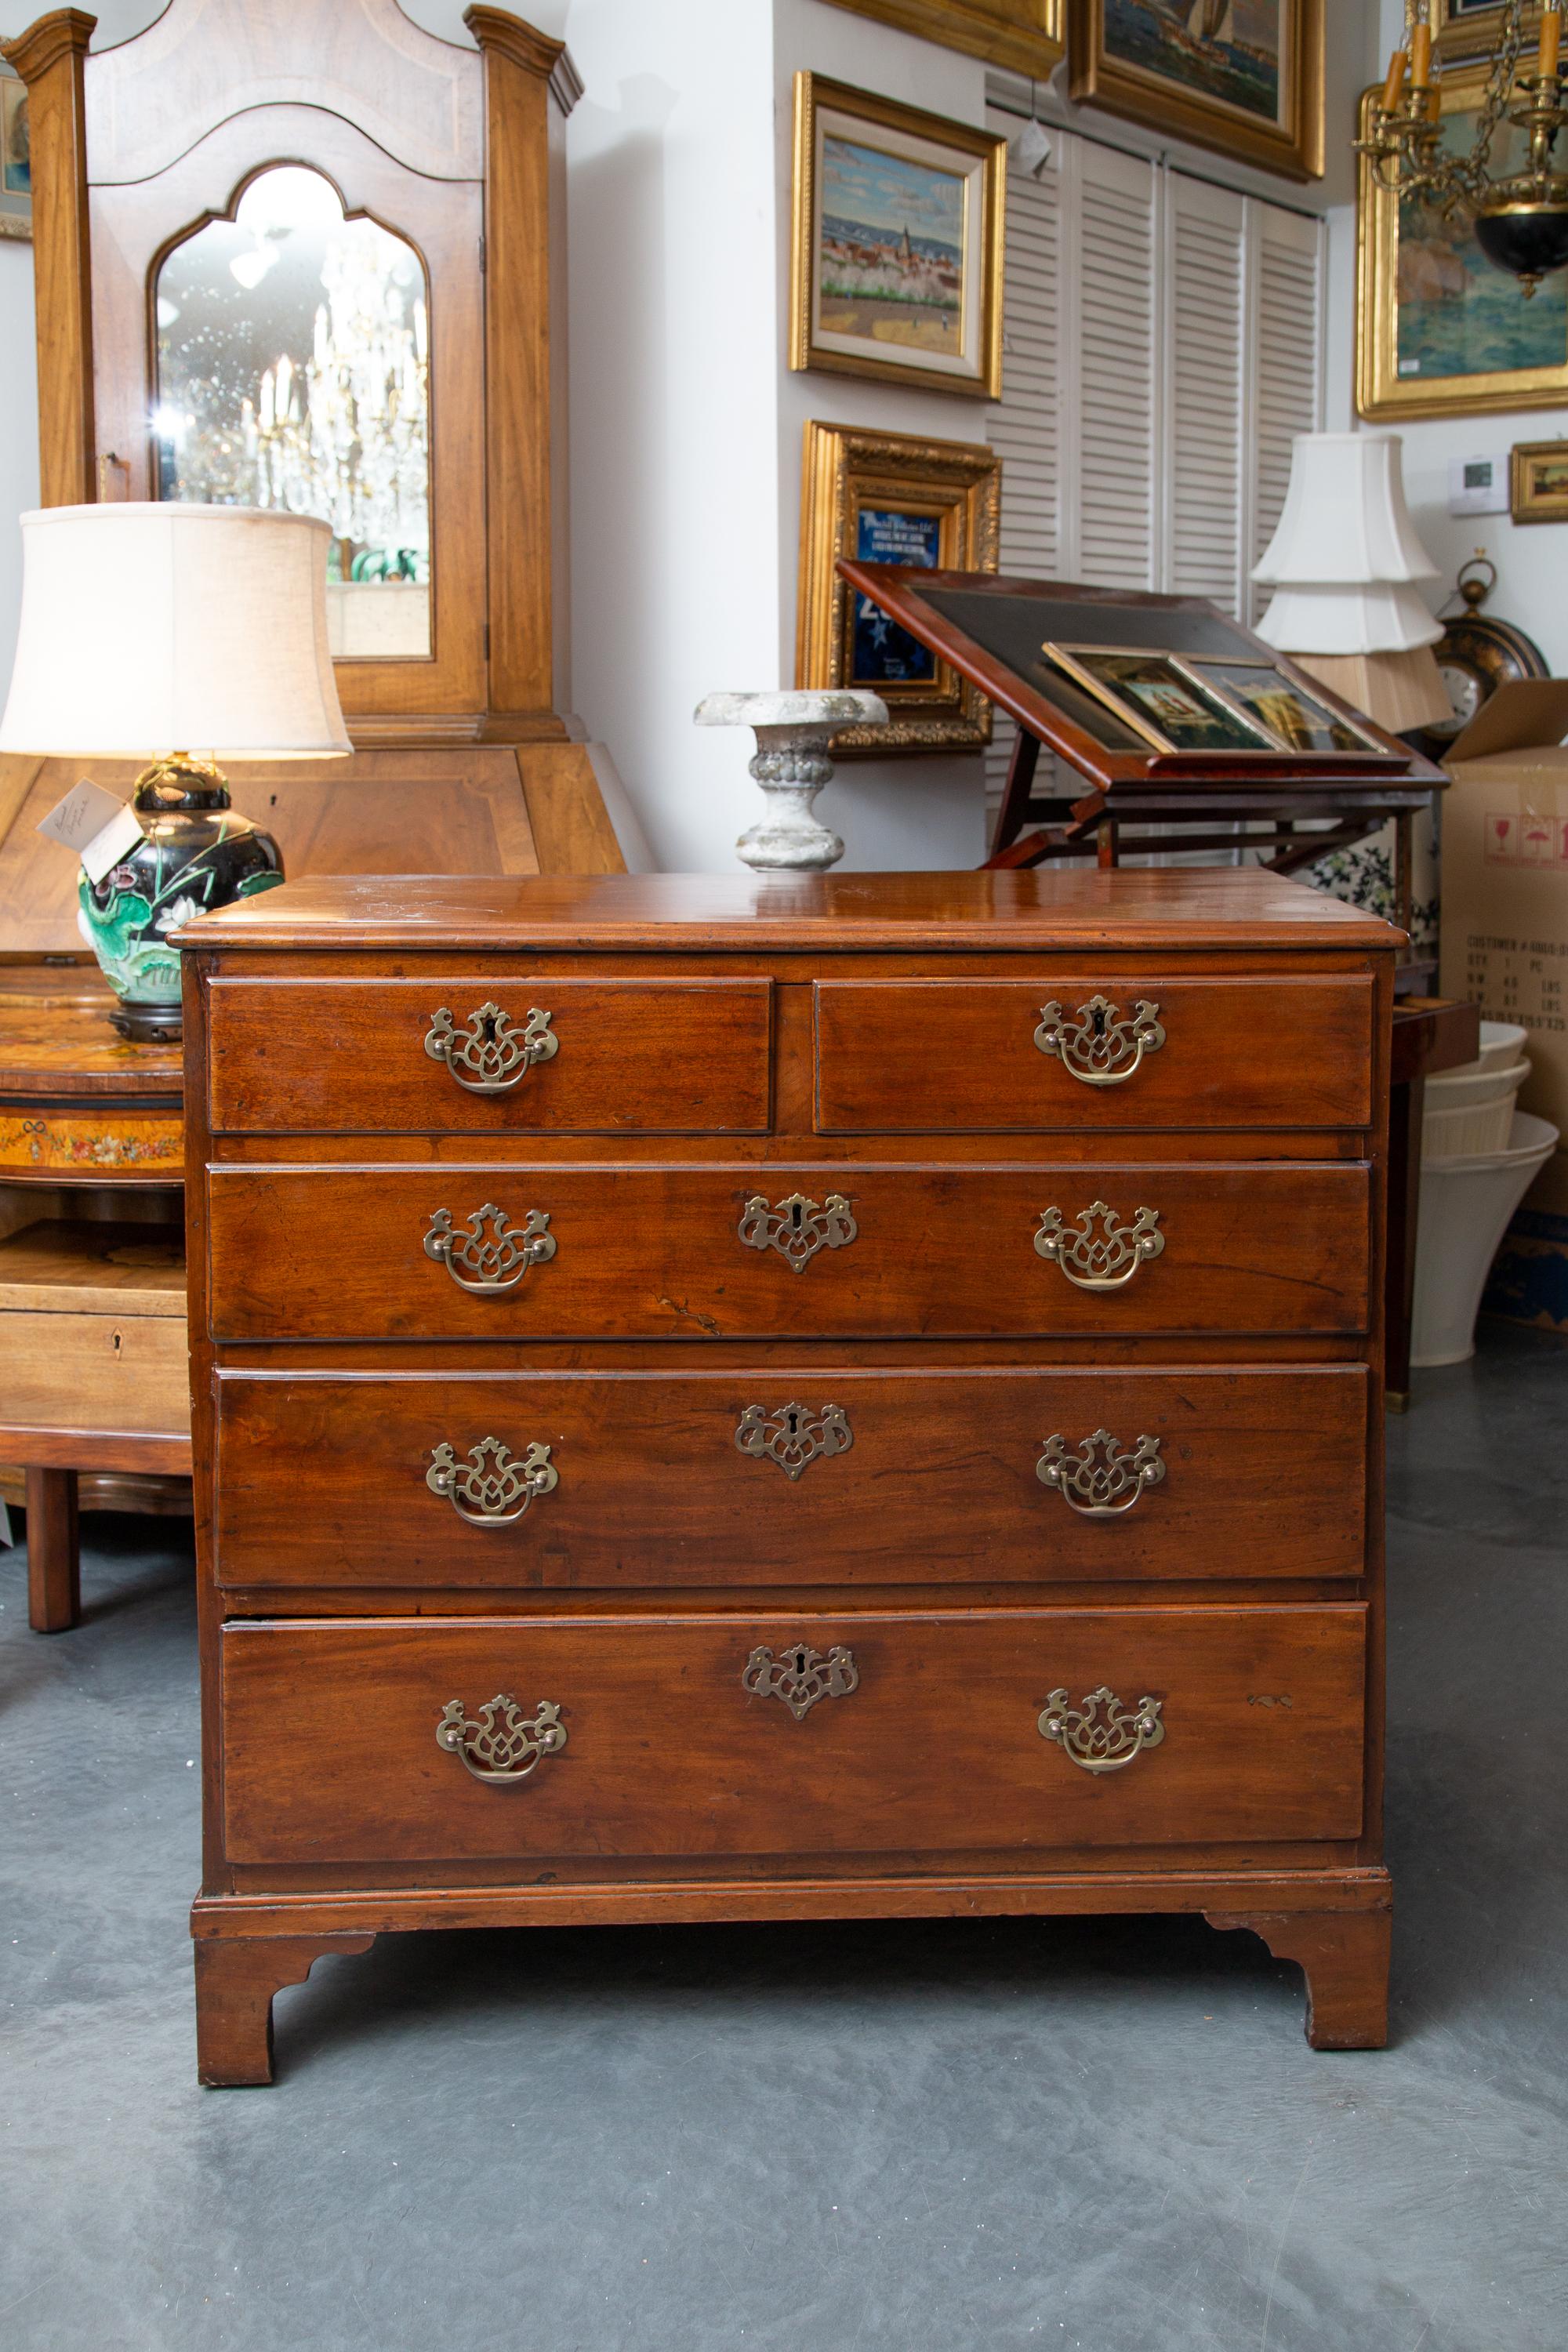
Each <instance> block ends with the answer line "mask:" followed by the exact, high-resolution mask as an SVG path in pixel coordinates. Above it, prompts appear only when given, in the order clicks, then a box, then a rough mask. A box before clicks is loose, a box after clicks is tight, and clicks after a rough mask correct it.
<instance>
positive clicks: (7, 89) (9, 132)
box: [0, 62, 33, 236]
mask: <svg viewBox="0 0 1568 2352" xmlns="http://www.w3.org/2000/svg"><path fill="white" fill-rule="evenodd" d="M32 234H33V173H32V163H31V157H30V154H29V150H28V145H27V85H26V82H25V81H23V80H21V79H20V78H19V77H18V76H17V75H16V74H14V73H13V72H12V70H11V68H10V67H9V66H8V65H5V63H4V62H0V236H32Z"/></svg>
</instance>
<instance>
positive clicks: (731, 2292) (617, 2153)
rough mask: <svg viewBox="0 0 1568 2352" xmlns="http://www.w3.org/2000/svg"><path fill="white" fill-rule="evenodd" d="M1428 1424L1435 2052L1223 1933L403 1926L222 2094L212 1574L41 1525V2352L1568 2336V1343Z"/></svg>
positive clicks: (12, 2253) (1523, 1349) (29, 2171)
mask: <svg viewBox="0 0 1568 2352" xmlns="http://www.w3.org/2000/svg"><path fill="white" fill-rule="evenodd" d="M1483 1329H1484V1330H1485V1339H1484V1347H1483V1352H1482V1354H1481V1355H1480V1357H1479V1359H1478V1360H1477V1361H1476V1362H1475V1363H1474V1364H1472V1365H1469V1366H1465V1367H1462V1368H1459V1369H1458V1370H1454V1371H1450V1372H1444V1373H1436V1374H1427V1375H1426V1376H1424V1377H1423V1378H1422V1379H1421V1380H1420V1381H1419V1385H1418V1396H1417V1404H1416V1409H1415V1412H1413V1413H1412V1414H1411V1415H1410V1417H1409V1418H1408V1420H1406V1421H1405V1422H1402V1423H1401V1422H1395V1423H1392V1424H1391V1480H1390V1503H1391V1512H1392V1538H1393V1547H1392V1548H1393V1569H1392V1574H1393V1594H1394V1610H1393V1634H1392V1641H1391V1645H1390V1646H1391V1654H1392V1715H1393V1726H1392V1735H1391V1742H1390V1759H1389V1760H1390V1805H1389V1844H1390V1852H1391V1858H1392V1861H1393V1864H1394V1870H1395V1872H1396V1874H1397V1894H1398V1901H1397V1910H1396V1921H1397V1927H1396V1936H1395V1946H1394V2045H1393V2047H1392V2048H1391V2049H1389V2050H1388V2051H1386V2052H1384V2053H1360V2054H1353V2055H1343V2056H1338V2057H1335V2056H1316V2057H1315V2056H1313V2055H1312V2054H1311V2053H1310V2052H1309V2051H1308V2049H1307V2047H1306V2044H1305V2042H1303V2040H1302V2038H1301V1989H1300V1976H1299V1974H1298V1972H1297V1971H1296V1970H1295V1969H1291V1968H1289V1967H1287V1966H1284V1965H1282V1964H1279V1963H1276V1962H1275V1961H1273V1960H1271V1959H1270V1958H1269V1957H1268V1954H1267V1953H1266V1952H1265V1950H1264V1949H1263V1947H1262V1946H1261V1945H1260V1944H1258V1943H1257V1942H1256V1941H1255V1940H1254V1939H1253V1938H1252V1937H1247V1936H1238V1935H1230V1936H1221V1935H1218V1934H1215V1933H1214V1932H1213V1931H1211V1930H1210V1929H1208V1928H1207V1927H1204V1926H1203V1925H1201V1924H1200V1923H1196V1922H1189V1921H1184V1920H1155V1919H1148V1920H1126V1919H1124V1920H1106V1921H1094V1920H1085V1921H1058V1922H1045V1923H1038V1924H1037V1923H1031V1922H1016V1923H1014V1922H1007V1923H999V1924H989V1925H980V1926H975V1925H971V1924H966V1923H940V1924H936V1925H918V1926H910V1925H898V1924H893V1925H885V1926H883V1925H879V1926H874V1927H801V1928H787V1929H786V1928H748V1927H720V1928H713V1929H695V1928H664V1929H656V1930H631V1929H626V1930H609V1929H604V1930H599V1931H597V1932H582V1933H579V1932H566V1931H557V1932H553V1933H545V1934H541V1935H536V1936H524V1935H499V1934H498V1935H482V1936H481V1935H475V1936H467V1937H465V1936H457V1935H448V1936H432V1937H385V1938H383V1940H382V1941H381V1942H380V1943H379V1944H377V1945H376V1946H375V1947H374V1949H373V1950H372V1952H371V1953H370V1954H369V1955H368V1956H366V1957H365V1958H363V1959H352V1960H350V1959H331V1960H325V1961H322V1962H321V1963H320V1964H319V1965H318V1968H317V1969H316V1973H315V1975H314V1977H313V1978H312V1979H311V1980H310V1983H309V1984H308V1985H306V1986H303V1987H301V1988H300V1989H299V1990H293V1991H289V1992H285V1993H282V1994H280V1995H279V2001H278V2012H277V2013H278V2021H279V2081H278V2084H277V2086H276V2088H274V2089H273V2090H271V2091H230V2092H211V2091H208V2092H203V2091H200V2090H198V2089H197V2087H196V2084H195V2074H194V2068H193V2058H194V2049H193V2037H192V2009H191V1963H190V1951H189V1945H188V1943H187V1940H186V1936H185V1907H186V1905H187V1902H188V1900H189V1897H190V1895H191V1893H192V1891H193V1889H194V1887H195V1877H196V1831H197V1801H196V1785H195V1783H196V1773H195V1769H194V1765H193V1760H192V1759H194V1758H195V1752H196V1748H195V1742H196V1685H195V1643H194V1612H193V1608H192V1596H191V1556H190V1550H189V1545H188V1537H187V1535H186V1532H185V1531H184V1529H183V1528H179V1527H177V1526H174V1527H171V1526H170V1525H169V1524H167V1523H159V1522H155V1521H131V1520H108V1519H97V1520H89V1523H88V1528H89V1554H88V1559H87V1563H86V1591H87V1595H88V1609H89V1614H88V1618H87V1622H86V1623H85V1624H84V1625H83V1626H82V1627H81V1628H80V1630H79V1631H78V1632H77V1633H72V1634H65V1635H58V1636H56V1637H53V1638H51V1639H43V1638H40V1637H37V1636H36V1635H31V1634H29V1633H28V1632H27V1631H26V1610H25V1595H24V1562H23V1557H22V1554H21V1552H20V1550H19V1549H18V1550H17V1551H16V1552H13V1553H9V1554H0V1600H3V1601H4V1604H5V1607H4V1613H3V1614H0V1885H3V1886H4V1897H3V1902H4V1908H3V1911H0V1919H3V1922H4V1925H3V1927H0V2065H3V2076H0V2346H4V2347H6V2352H87V2347H92V2352H99V2348H100V2347H107V2348H108V2352H184V2347H202V2352H208V2347H235V2352H339V2347H342V2352H363V2347H379V2348H380V2352H436V2347H437V2346H442V2347H447V2346H461V2347H480V2346H492V2345H493V2346H503V2347H506V2352H746V2347H750V2346H752V2345H755V2346H757V2347H774V2352H805V2347H812V2348H813V2352H882V2347H886V2352H928V2347H929V2352H1011V2347H1025V2346H1033V2345H1036V2344H1039V2345H1044V2346H1047V2347H1051V2346H1060V2347H1071V2352H1079V2347H1085V2352H1131V2347H1137V2352H1187V2347H1193V2352H1197V2347H1222V2352H1232V2347H1235V2352H1339V2347H1343V2352H1563V2347H1568V2196H1565V2180H1568V1993H1565V1988H1564V1978H1563V1948H1564V1930H1565V1928H1568V1886H1565V1862H1568V1795H1565V1779H1568V1766H1565V1758H1568V1722H1565V1713H1568V1695H1565V1694H1568V1680H1565V1676H1564V1672H1563V1665H1564V1657H1565V1648H1564V1639H1563V1636H1564V1632H1565V1631H1568V1559H1565V1557H1564V1544H1563V1534H1564V1529H1563V1498H1564V1495H1565V1493H1568V1446H1565V1445H1564V1443H1563V1426H1564V1405H1565V1403H1568V1353H1565V1352H1564V1351H1563V1349H1561V1348H1560V1347H1558V1346H1556V1345H1554V1344H1552V1343H1551V1342H1549V1341H1537V1340H1535V1339H1532V1338H1531V1337H1530V1336H1529V1335H1526V1334H1522V1333H1509V1332H1507V1331H1505V1330H1503V1329H1502V1328H1500V1327H1493V1328H1489V1329H1486V1327H1483Z"/></svg>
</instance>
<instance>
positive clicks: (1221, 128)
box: [1068, 0, 1323, 180]
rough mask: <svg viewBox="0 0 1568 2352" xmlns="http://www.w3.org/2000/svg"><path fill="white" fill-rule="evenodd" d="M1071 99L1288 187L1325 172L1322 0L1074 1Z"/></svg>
mask: <svg viewBox="0 0 1568 2352" xmlns="http://www.w3.org/2000/svg"><path fill="white" fill-rule="evenodd" d="M1068 57H1069V58H1070V60H1071V66H1072V80H1071V94H1072V96H1073V97H1074V98H1075V99H1081V100H1087V101H1088V102H1089V104H1090V105H1093V106H1102V107H1104V108H1105V109H1106V110H1108V112H1110V113H1111V114H1121V115H1125V116H1126V117H1127V118H1128V119H1129V121H1133V122H1142V123H1146V124H1147V125H1148V126H1149V128H1150V129H1151V130H1154V131H1164V132H1166V133H1167V134H1169V133H1174V135H1175V136H1176V137H1177V138H1179V139H1190V140H1192V141H1193V142H1194V143H1195V144H1196V145H1197V146H1199V147H1212V148H1214V149H1215V150H1216V151H1217V152H1219V153H1220V154H1222V155H1230V156H1234V157H1235V158H1236V159H1237V161H1238V162H1241V163H1259V164H1261V165H1262V166H1263V168H1264V169H1265V171H1269V172H1279V173H1284V174H1285V176H1286V177H1287V178H1289V179H1292V180H1317V179H1321V177H1322V172H1323V0H1068Z"/></svg>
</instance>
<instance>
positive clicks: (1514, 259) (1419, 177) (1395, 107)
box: [1356, 0, 1568, 296]
mask: <svg viewBox="0 0 1568 2352" xmlns="http://www.w3.org/2000/svg"><path fill="white" fill-rule="evenodd" d="M1562 7H1563V0H1542V10H1541V28H1540V34H1539V37H1538V39H1537V42H1536V47H1535V55H1534V58H1533V60H1532V62H1531V67H1530V68H1526V69H1525V70H1522V71H1521V58H1523V57H1524V56H1525V37H1524V9H1525V0H1506V5H1505V7H1504V11H1503V27H1502V35H1501V37H1500V41H1499V43H1498V47H1497V53H1496V55H1495V56H1494V57H1493V58H1492V61H1491V71H1490V74H1489V77H1488V81H1487V93H1486V97H1485V100H1483V102H1482V105H1481V109H1480V118H1479V121H1478V123H1477V125H1476V133H1475V137H1474V139H1473V140H1472V142H1471V143H1470V147H1469V152H1468V153H1464V152H1460V151H1459V150H1458V149H1456V148H1453V147H1449V146H1447V145H1446V144H1445V142H1444V139H1443V124H1442V110H1441V97H1440V92H1439V88H1438V84H1437V82H1436V79H1434V74H1433V57H1432V0H1405V37H1404V44H1403V46H1402V47H1400V48H1397V49H1395V51H1394V56H1393V58H1392V59H1391V61H1390V64H1389V68H1388V79H1387V80H1386V81H1385V82H1384V89H1383V96H1382V99H1381V100H1380V101H1379V103H1378V104H1377V105H1376V107H1374V109H1373V126H1372V136H1371V137H1370V138H1369V139H1362V140H1358V141H1357V142H1356V145H1357V148H1358V150H1359V152H1361V153H1362V154H1363V155H1365V156H1367V157H1368V158H1369V159H1370V161H1371V164H1372V169H1373V176H1374V177H1375V178H1376V180H1377V182H1378V184H1379V186H1381V187H1384V188H1387V189H1389V190H1390V191H1391V192H1392V193H1394V194H1397V195H1399V196H1401V197H1405V196H1408V197H1412V198H1414V199H1415V200H1416V201H1417V202H1420V203H1425V204H1426V205H1431V206H1433V207H1434V208H1435V209H1436V211H1438V212H1440V213H1442V214H1444V215H1447V214H1450V213H1454V212H1457V211H1460V210H1464V211H1466V212H1468V213H1470V214H1472V215H1473V216H1474V219H1475V229H1476V241H1477V243H1478V244H1479V247H1480V248H1481V251H1482V252H1483V253H1484V254H1485V255H1486V257H1487V259H1488V260H1489V261H1490V262H1492V263H1494V264H1495V265H1496V267H1497V268H1500V269H1507V270H1510V271H1511V272H1512V273H1513V275H1514V276H1515V277H1516V278H1518V279H1519V280H1520V282H1521V286H1522V288H1523V290H1524V292H1525V294H1526V295H1527V296H1528V295H1531V294H1533V293H1534V291H1535V289H1536V287H1537V286H1538V285H1539V284H1540V282H1541V279H1542V278H1543V277H1544V276H1545V275H1546V273H1547V272H1548V271H1549V270H1552V269H1562V268H1564V267H1568V172H1563V171H1562V170H1560V169H1559V168H1558V165H1557V159H1556V156H1555V153H1554V152H1553V151H1554V149H1555V145H1556V141H1557V134H1558V132H1559V131H1562V130H1563V129H1564V128H1568V105H1565V104H1564V102H1563V71H1562V69H1561V62H1560V54H1559V51H1560V43H1561V39H1562V32H1563V14H1562ZM1505 116H1506V117H1507V119H1508V120H1509V121H1510V122H1512V123H1516V124H1517V125H1518V127H1519V129H1520V130H1521V131H1522V132H1523V133H1524V136H1525V139H1526V142H1527V145H1528V152H1529V160H1528V162H1527V163H1526V164H1525V166H1524V169H1523V170H1522V171H1520V172H1515V173H1510V175H1509V176H1508V177H1507V178H1505V179H1493V178H1492V176H1491V173H1490V171H1489V164H1490V161H1491V148H1492V141H1493V139H1494V138H1495V137H1496V135H1497V131H1498V128H1499V125H1500V123H1501V122H1502V121H1503V119H1504V117H1505Z"/></svg>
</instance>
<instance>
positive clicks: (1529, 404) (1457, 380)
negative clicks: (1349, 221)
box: [1356, 66, 1568, 419]
mask: <svg viewBox="0 0 1568 2352" xmlns="http://www.w3.org/2000/svg"><path fill="white" fill-rule="evenodd" d="M1486 84H1487V74H1486V68H1485V67H1484V66H1482V67H1470V68H1459V69H1458V70H1455V71H1451V72H1448V73H1446V74H1444V76H1443V77H1442V81H1441V84H1440V88H1441V91H1442V97H1441V105H1442V110H1443V113H1442V120H1443V131H1444V138H1445V141H1446V142H1447V144H1449V145H1451V146H1454V147H1457V148H1459V149H1460V150H1466V149H1468V147H1469V145H1470V142H1471V141H1472V139H1473V138H1474V136H1475V131H1476V125H1477V121H1478V120H1479V112H1480V109H1481V107H1482V105H1483V104H1484V102H1485V99H1486ZM1381 95H1382V92H1381V90H1379V89H1369V90H1367V91H1366V92H1365V93H1364V94H1363V99H1362V104H1361V121H1362V131H1361V135H1362V137H1363V139H1364V138H1365V137H1366V136H1367V135H1368V133H1369V132H1370V131H1371V128H1372V110H1373V106H1374V104H1375V103H1376V101H1377V100H1378V99H1379V98H1380V97H1381ZM1491 158H1492V160H1491V169H1492V172H1493V173H1494V174H1496V175H1498V176H1501V175H1503V174H1505V173H1510V172H1516V171H1518V170H1520V169H1521V166H1522V164H1523V163H1524V160H1525V154H1524V141H1523V134H1522V133H1521V131H1519V130H1518V128H1517V127H1516V126H1515V125H1513V124H1511V123H1509V122H1506V121H1504V122H1501V123H1500V124H1499V125H1498V127H1497V130H1496V131H1494V133H1493V136H1492V146H1491ZM1565 403H1568V278H1564V276H1563V273H1562V272H1561V271H1559V272H1557V273H1556V274H1554V275H1553V276H1552V277H1549V278H1542V281H1541V284H1540V285H1539V287H1538V288H1537V289H1536V291H1535V293H1534V294H1533V296H1531V297H1529V298H1527V297H1526V295H1525V293H1524V290H1523V289H1522V287H1521V285H1520V282H1519V280H1518V278H1514V277H1513V276H1511V275H1510V272H1509V271H1507V270H1505V269H1496V268H1493V267H1492V265H1491V263H1490V262H1489V261H1488V260H1487V258H1486V257H1485V256H1484V254H1483V253H1482V251H1481V249H1480V247H1479V245H1478V244H1477V242H1476V236H1475V231H1474V229H1473V227H1472V226H1470V224H1469V223H1468V221H1467V220H1466V218H1465V217H1464V215H1462V214H1455V215H1451V216H1450V217H1449V218H1447V219H1445V218H1444V217H1443V215H1442V214H1441V213H1439V212H1437V211H1436V210H1435V209H1434V208H1433V207H1432V206H1430V205H1423V204H1420V203H1417V202H1415V201H1412V200H1410V199H1408V198H1405V199H1401V198H1400V197H1399V196H1397V195H1395V194H1393V192H1392V191H1391V190H1389V189H1386V188H1382V187H1380V186H1379V185H1378V184H1377V181H1376V179H1375V178H1374V177H1373V171H1372V167H1371V164H1370V163H1368V161H1367V159H1366V158H1365V157H1364V156H1363V158H1362V165H1361V186H1360V194H1359V199H1358V236H1357V250H1356V405H1357V406H1358V408H1359V409H1360V411H1361V413H1362V415H1363V416H1368V417H1373V416H1376V417H1387V418H1390V419H1393V418H1395V417H1400V416H1463V415H1468V414H1472V413H1474V412H1478V411H1480V410H1485V409H1492V410H1496V409H1508V408H1560V407H1562V406H1563V404H1565Z"/></svg>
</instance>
